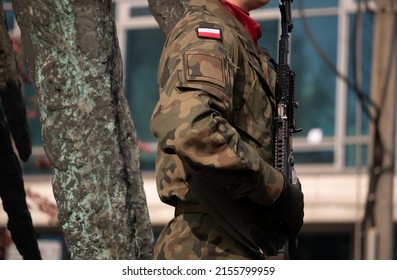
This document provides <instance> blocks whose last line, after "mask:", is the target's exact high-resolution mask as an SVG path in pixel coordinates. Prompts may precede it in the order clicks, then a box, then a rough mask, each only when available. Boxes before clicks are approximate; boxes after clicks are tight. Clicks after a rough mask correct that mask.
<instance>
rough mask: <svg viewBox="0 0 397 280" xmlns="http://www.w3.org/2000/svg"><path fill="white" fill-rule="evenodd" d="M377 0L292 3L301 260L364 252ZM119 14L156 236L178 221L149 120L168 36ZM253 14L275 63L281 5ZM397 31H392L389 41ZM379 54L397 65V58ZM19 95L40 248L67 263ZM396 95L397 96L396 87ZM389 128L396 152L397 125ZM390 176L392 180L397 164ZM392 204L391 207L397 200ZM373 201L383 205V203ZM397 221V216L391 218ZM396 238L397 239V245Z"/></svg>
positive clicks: (33, 110)
mask: <svg viewBox="0 0 397 280" xmlns="http://www.w3.org/2000/svg"><path fill="white" fill-rule="evenodd" d="M2 2H3V5H4V8H5V10H6V18H7V24H8V27H9V29H10V36H11V37H12V38H14V39H15V40H16V41H17V40H18V38H19V36H20V34H19V29H18V27H17V23H16V21H15V18H14V14H13V11H12V6H11V3H10V2H11V1H10V0H3V1H2ZM376 2H377V1H358V0H356V1H355V0H339V1H338V0H323V1H317V0H305V1H303V0H295V1H294V3H293V4H294V5H293V8H294V11H293V24H294V27H293V33H292V36H291V49H292V50H291V66H292V69H293V70H294V71H295V72H296V99H297V101H298V102H299V108H298V109H297V111H296V121H297V126H298V127H301V128H302V129H303V131H302V132H301V133H299V134H296V135H295V137H294V154H295V162H296V169H297V172H298V176H299V178H300V180H301V183H302V185H303V191H304V193H305V225H304V227H303V230H302V233H301V236H300V239H299V249H298V251H297V253H296V257H297V258H300V259H360V258H361V256H362V255H363V250H364V247H365V246H364V243H363V242H364V241H363V240H365V239H363V238H362V237H363V231H362V222H363V219H364V215H365V213H366V212H365V211H366V209H367V211H368V203H367V200H368V192H369V189H370V188H369V186H370V179H371V177H370V174H371V173H370V171H374V168H373V165H372V159H371V158H372V157H371V151H372V149H373V147H374V146H376V145H377V143H376V142H373V141H372V139H373V137H372V136H371V135H372V134H371V133H372V132H371V131H372V129H373V128H372V127H373V124H374V118H373V116H372V115H371V114H369V115H368V112H372V110H373V108H372V103H371V101H370V98H371V97H370V96H371V91H373V88H371V87H372V86H373V83H374V82H373V81H374V71H373V68H374V63H376V61H377V59H376V58H375V57H374V53H375V52H374V48H375V46H376V40H377V39H376V36H375V34H376V33H375V15H376V12H375V11H376ZM395 2H397V1H395ZM396 6H397V5H395V6H394V8H395V10H394V14H395V13H396V10H397V8H396ZM114 9H115V19H116V24H117V27H118V38H119V44H120V48H121V52H122V55H123V61H124V77H125V93H126V96H127V99H128V101H129V104H130V108H131V113H132V117H133V120H134V123H135V126H136V130H137V134H138V137H139V140H140V148H141V155H140V160H141V170H142V175H143V178H144V186H145V190H146V194H147V200H148V205H149V212H150V216H151V220H152V223H153V228H154V230H155V233H156V234H158V233H159V231H160V230H161V228H162V226H163V225H164V224H165V223H166V222H167V221H168V220H169V219H170V218H171V217H172V215H173V209H172V208H170V207H168V206H166V205H164V204H162V203H161V202H160V200H159V199H158V197H157V192H156V186H155V181H154V160H155V152H156V143H155V139H154V137H153V136H152V135H151V133H150V130H149V119H150V116H151V113H152V111H153V108H154V106H155V103H156V100H157V97H158V92H157V82H156V79H157V65H158V61H159V57H160V53H161V50H162V46H163V43H164V41H165V36H164V35H163V33H162V31H161V30H160V29H159V27H158V25H157V23H156V21H155V19H154V18H153V16H152V15H151V14H150V11H149V9H148V4H147V1H146V0H115V1H114ZM251 15H252V16H253V17H254V18H255V19H256V20H258V21H259V23H260V24H261V26H262V30H263V35H262V38H261V40H260V42H259V43H260V44H261V45H262V46H265V47H266V48H267V49H268V50H269V52H270V54H271V55H272V56H273V57H274V58H277V46H278V39H279V33H280V14H279V9H278V1H276V0H272V1H271V2H270V4H269V5H268V6H267V7H265V8H261V9H259V10H256V11H254V12H252V14H251ZM394 30H395V29H394ZM392 34H393V33H392ZM396 34H397V31H396V30H395V31H394V35H393V36H394V37H395V36H397V35H396ZM393 41H394V42H395V41H396V39H395V38H389V41H385V42H383V43H384V44H392V46H393V47H392V49H393V48H394V49H395V48H397V46H396V45H395V43H394V45H393V43H392V42H393ZM394 53H395V51H394ZM382 55H384V56H386V57H387V59H388V61H392V63H391V64H396V61H397V58H396V57H395V56H394V57H393V56H388V55H389V54H387V53H384V54H382ZM374 61H375V62H374ZM394 68H395V67H394ZM390 69H391V68H390ZM394 71H395V70H394ZM391 73H392V74H391V75H389V77H385V78H384V80H385V81H386V82H387V80H388V79H392V80H394V81H395V80H396V79H397V75H396V73H395V72H391ZM23 90H24V94H25V100H26V106H27V111H28V118H29V123H30V128H31V135H32V141H33V145H34V149H33V155H32V157H31V159H30V160H29V162H27V163H26V164H24V165H23V170H24V174H25V186H26V189H27V196H28V197H27V200H28V204H29V207H30V209H31V212H32V218H33V221H34V225H35V227H36V229H37V231H38V233H39V237H40V246H41V247H42V250H43V251H44V253H43V258H65V251H64V249H63V246H64V245H63V239H62V235H61V233H60V230H59V227H58V224H57V220H56V203H55V200H54V198H53V195H52V189H51V177H50V171H49V164H48V160H47V158H46V156H45V154H44V151H43V148H42V141H41V131H40V130H41V127H40V120H39V111H38V108H37V104H36V100H35V94H34V88H33V86H32V84H31V82H30V81H29V79H26V81H25V83H24V85H23ZM393 90H394V95H395V94H396V93H397V91H396V87H394V89H393ZM360 100H362V102H360ZM394 109H396V106H395V103H394ZM389 123H390V131H389V133H391V134H394V135H391V136H392V137H394V138H392V139H394V143H393V146H395V133H396V132H395V127H396V120H395V118H392V119H390V120H389ZM383 152H384V153H389V154H390V155H392V156H393V159H392V161H393V162H394V163H395V162H396V156H395V153H394V151H383ZM375 171H376V170H375ZM375 173H376V172H375ZM390 173H391V177H392V178H394V177H395V176H394V174H395V168H394V165H393V170H391V172H390ZM395 181H396V180H395V179H394V183H395ZM0 184H1V182H0ZM391 188H392V185H391ZM387 199H389V200H390V201H392V202H393V201H395V199H394V195H393V193H392V197H388V198H387ZM370 201H371V200H370ZM377 203H383V201H379V198H378V201H377ZM391 207H392V206H391ZM392 208H393V207H392ZM392 213H397V211H392ZM395 218H396V214H394V216H393V218H392V220H393V221H395ZM6 220H7V217H6V215H5V213H4V212H3V211H2V209H0V259H1V258H18V253H16V251H15V248H14V247H13V246H12V243H10V241H9V238H8V237H7V232H6V230H5V227H6ZM390 222H391V223H392V226H393V227H394V223H393V222H392V221H390ZM396 237H397V236H394V235H393V239H395V238H396ZM374 240H376V238H375V239H374ZM375 243H376V242H375ZM390 246H393V247H392V257H393V258H394V259H396V258H397V248H396V247H395V246H394V243H393V242H391V243H390Z"/></svg>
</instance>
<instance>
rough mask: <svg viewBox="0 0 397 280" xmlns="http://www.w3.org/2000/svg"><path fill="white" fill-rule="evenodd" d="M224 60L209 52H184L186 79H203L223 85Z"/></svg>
mask: <svg viewBox="0 0 397 280" xmlns="http://www.w3.org/2000/svg"><path fill="white" fill-rule="evenodd" d="M224 71H225V69H224V62H223V60H222V59H221V58H219V57H215V56H212V55H209V54H192V53H186V56H185V72H186V73H185V74H186V78H187V80H188V81H197V82H198V81H205V82H210V83H214V84H216V85H218V86H221V87H224V86H225V79H224Z"/></svg>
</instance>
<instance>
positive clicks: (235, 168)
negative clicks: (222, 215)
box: [151, 29, 284, 205]
mask: <svg viewBox="0 0 397 280" xmlns="http://www.w3.org/2000/svg"><path fill="white" fill-rule="evenodd" d="M222 35H223V37H222V40H215V39H202V38H198V37H197V34H196V31H195V29H192V30H191V31H190V32H185V33H184V35H182V36H180V37H178V40H175V41H170V42H169V45H168V46H167V47H166V48H165V49H164V51H163V54H162V59H161V62H160V67H159V88H160V99H159V102H158V104H157V106H156V108H155V110H154V112H153V115H152V120H151V130H152V132H153V134H154V135H155V136H156V137H157V139H158V141H159V148H160V149H161V150H162V151H163V152H165V153H168V154H174V155H176V156H177V157H178V158H179V159H180V160H181V161H182V163H183V165H184V166H185V167H188V168H187V170H189V169H193V170H194V171H195V172H194V173H195V174H199V176H205V178H206V179H207V180H209V181H211V182H214V184H216V185H220V186H222V187H224V188H226V189H227V190H228V193H229V194H230V195H231V196H232V197H233V198H234V199H238V198H243V197H244V198H248V199H251V200H253V201H255V202H256V203H259V204H262V205H270V204H272V203H273V202H274V201H275V200H276V198H277V197H278V196H279V194H280V192H281V190H282V186H283V181H284V179H283V176H282V175H281V173H280V172H278V171H276V170H275V169H274V168H273V167H272V166H271V165H270V164H269V163H267V162H266V161H264V160H263V159H262V158H261V157H260V155H259V154H258V152H257V151H256V148H255V147H253V146H252V145H250V144H248V143H247V142H245V141H244V140H243V138H242V137H241V135H240V134H239V132H238V131H237V130H236V129H235V128H234V127H233V125H232V123H231V122H232V121H231V120H232V119H233V118H232V117H233V116H232V114H233V113H232V112H233V110H232V109H233V101H232V100H233V83H234V76H235V74H236V71H237V69H238V66H237V65H238V53H237V51H238V49H237V45H236V44H235V43H233V37H232V36H231V35H230V34H228V33H227V32H223V33H222ZM229 35H230V36H229ZM235 94H237V93H235Z"/></svg>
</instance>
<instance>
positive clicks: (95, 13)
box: [13, 0, 152, 259]
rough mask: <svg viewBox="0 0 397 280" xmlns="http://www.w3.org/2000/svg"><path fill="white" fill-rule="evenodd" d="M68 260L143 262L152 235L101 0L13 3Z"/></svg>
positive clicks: (112, 31)
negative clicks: (35, 95) (132, 260)
mask: <svg viewBox="0 0 397 280" xmlns="http://www.w3.org/2000/svg"><path fill="white" fill-rule="evenodd" d="M13 9H14V11H15V15H16V19H17V22H18V25H19V27H20V29H21V35H22V41H23V47H24V51H25V53H26V56H27V58H28V60H29V67H30V70H31V71H32V74H33V75H32V77H33V80H34V85H35V90H36V94H37V99H38V103H39V108H40V120H41V124H42V138H43V147H44V150H45V153H46V155H47V157H48V159H49V160H50V163H51V169H52V173H53V177H52V185H53V191H54V196H55V198H56V201H57V205H58V219H59V222H60V224H61V227H62V230H63V235H64V239H65V242H66V247H67V249H68V252H69V254H70V257H71V258H72V259H150V258H151V254H152V229H151V223H150V218H149V215H148V209H147V204H146V197H145V193H144V190H143V181H142V177H141V173H140V171H139V151H138V146H137V143H138V141H137V137H136V132H135V128H134V124H133V121H132V118H131V114H130V111H129V107H128V104H127V101H126V99H125V96H124V90H123V87H122V81H123V79H122V62H121V56H120V51H119V46H118V40H117V35H116V34H117V33H116V27H115V21H114V17H113V13H112V1H110V0H107V1H105V0H102V1H95V0H80V1H77V0H70V1H61V0H36V1H28V2H26V1H22V0H13Z"/></svg>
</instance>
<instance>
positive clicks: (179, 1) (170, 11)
mask: <svg viewBox="0 0 397 280" xmlns="http://www.w3.org/2000/svg"><path fill="white" fill-rule="evenodd" d="M148 3H149V10H150V12H151V13H152V15H153V16H154V18H155V20H156V21H157V23H158V24H159V26H160V28H161V29H162V30H163V32H164V33H165V35H168V33H169V32H170V31H171V30H172V28H173V27H174V26H175V24H176V23H177V22H178V20H179V19H180V18H181V17H182V15H183V13H184V12H185V10H186V8H187V7H188V5H189V0H173V1H169V0H148Z"/></svg>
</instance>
